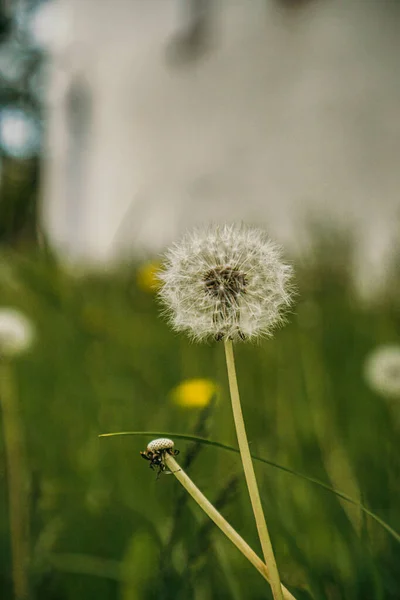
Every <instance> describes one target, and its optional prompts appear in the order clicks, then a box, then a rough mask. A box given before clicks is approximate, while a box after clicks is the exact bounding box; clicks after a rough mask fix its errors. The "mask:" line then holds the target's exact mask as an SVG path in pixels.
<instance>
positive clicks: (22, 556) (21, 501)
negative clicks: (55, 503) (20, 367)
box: [0, 358, 29, 600]
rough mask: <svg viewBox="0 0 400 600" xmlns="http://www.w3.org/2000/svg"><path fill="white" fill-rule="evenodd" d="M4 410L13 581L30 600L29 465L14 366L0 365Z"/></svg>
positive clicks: (20, 596)
mask: <svg viewBox="0 0 400 600" xmlns="http://www.w3.org/2000/svg"><path fill="white" fill-rule="evenodd" d="M0 406H1V412H2V416H3V419H2V421H3V434H4V446H5V453H6V464H7V482H8V486H7V487H8V512H9V520H10V537H11V553H12V577H13V585H14V595H15V598H16V600H27V598H28V597H29V583H28V573H27V569H28V560H29V541H28V502H27V499H26V498H25V489H24V488H25V486H26V484H27V481H26V463H25V453H24V444H23V435H22V427H21V422H20V415H19V408H18V399H17V393H16V390H15V386H14V380H13V371H12V365H11V364H10V363H9V362H8V361H7V360H5V359H4V358H2V359H1V362H0Z"/></svg>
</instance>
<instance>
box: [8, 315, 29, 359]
mask: <svg viewBox="0 0 400 600" xmlns="http://www.w3.org/2000/svg"><path fill="white" fill-rule="evenodd" d="M33 338H34V330H33V326H32V323H31V322H30V320H29V319H27V317H25V316H24V315H23V314H22V313H20V312H19V311H18V310H16V309H14V308H0V357H1V356H5V357H13V356H17V355H18V354H22V353H23V352H25V351H26V350H28V349H29V348H30V346H31V345H32V342H33Z"/></svg>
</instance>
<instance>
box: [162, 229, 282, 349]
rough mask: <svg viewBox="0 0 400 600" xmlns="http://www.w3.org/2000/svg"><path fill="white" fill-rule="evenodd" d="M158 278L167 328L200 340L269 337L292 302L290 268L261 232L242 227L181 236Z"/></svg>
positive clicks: (167, 257)
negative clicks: (166, 318) (167, 323)
mask: <svg viewBox="0 0 400 600" xmlns="http://www.w3.org/2000/svg"><path fill="white" fill-rule="evenodd" d="M159 278H160V280H161V282H162V286H161V289H160V292H159V295H160V298H161V300H162V302H163V303H164V305H165V307H166V313H167V314H168V316H169V318H170V321H171V323H172V326H173V327H174V329H175V330H176V331H185V332H187V333H189V335H191V337H193V338H194V339H196V340H199V341H200V340H206V339H209V338H213V339H216V340H227V339H230V340H235V341H237V340H240V339H242V340H245V339H249V340H252V339H255V338H257V337H261V336H270V335H271V333H272V331H273V329H274V328H275V327H276V326H277V325H279V324H280V323H281V322H282V320H283V312H284V309H285V308H287V307H288V306H290V304H291V302H292V289H293V288H292V286H291V279H292V268H291V267H290V266H289V265H286V264H284V263H283V262H282V260H281V253H280V249H279V248H278V247H277V246H276V245H275V244H274V243H273V242H272V241H271V240H269V238H268V237H267V235H266V234H265V233H264V232H263V231H260V230H259V229H254V228H250V227H246V226H244V225H221V226H212V227H209V228H208V229H197V230H194V231H192V232H191V233H188V234H186V235H185V236H184V237H183V239H182V240H181V241H180V242H179V243H177V244H175V245H174V246H173V247H172V248H171V249H170V250H169V251H168V252H167V254H166V260H165V263H164V267H163V270H162V271H161V273H160V275H159Z"/></svg>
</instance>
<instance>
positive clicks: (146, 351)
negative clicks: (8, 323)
mask: <svg viewBox="0 0 400 600" xmlns="http://www.w3.org/2000/svg"><path fill="white" fill-rule="evenodd" d="M314 239H315V243H314V245H313V246H312V247H311V248H310V251H309V255H308V256H304V257H303V259H302V260H299V261H297V264H296V265H295V267H296V274H297V284H298V287H299V297H298V302H297V305H296V308H295V310H294V313H293V314H292V315H290V317H289V323H288V324H287V325H286V326H285V327H284V328H283V329H282V330H280V331H278V332H277V334H276V336H275V337H274V339H272V340H269V341H264V342H262V343H261V344H259V345H258V346H257V345H256V346H254V345H246V344H240V345H238V346H237V351H236V355H237V369H238V376H239V385H240V389H241V393H242V401H243V406H244V412H245V419H246V423H247V429H248V434H249V439H250V440H251V448H252V451H253V452H254V453H256V454H258V455H261V456H263V457H265V458H268V459H270V460H273V461H276V462H279V463H281V464H283V465H285V466H288V467H292V468H294V469H297V470H299V471H301V472H303V473H306V474H308V475H310V476H313V477H318V478H319V479H321V480H323V481H325V482H327V483H328V484H330V485H333V486H335V487H337V488H338V489H340V490H342V491H344V492H346V493H348V494H349V495H351V496H352V497H353V498H354V499H355V500H358V501H362V502H363V503H364V504H365V505H366V506H368V507H369V508H371V509H372V510H373V511H374V512H376V513H377V514H378V515H379V516H380V517H381V518H383V519H384V520H385V521H387V522H388V523H389V524H390V525H391V526H392V527H393V528H394V529H396V530H397V531H400V508H399V502H398V497H399V492H400V479H399V473H400V458H399V453H398V442H399V426H400V425H399V423H400V419H397V421H396V418H395V417H396V414H394V413H395V412H396V411H399V412H400V404H399V406H398V407H396V406H393V405H388V404H387V403H386V402H385V401H384V400H383V399H381V398H380V397H379V396H377V395H376V394H375V393H374V392H373V391H371V390H370V389H368V387H367V386H366V384H365V383H364V380H363V364H364V360H365V358H366V356H367V354H368V353H369V351H370V350H371V349H373V348H374V347H375V346H376V345H377V344H380V343H387V342H397V341H398V339H399V333H400V298H396V295H395V294H389V293H388V294H386V296H385V298H384V299H381V300H380V302H379V303H376V304H374V305H366V304H363V303H361V302H360V301H359V300H358V299H357V297H356V295H355V293H354V291H353V285H352V281H351V277H350V269H349V265H350V264H351V254H352V250H351V243H350V242H349V240H348V239H347V238H345V239H344V238H343V239H339V238H338V237H337V236H335V235H332V234H331V233H330V234H329V232H326V231H325V232H324V235H322V234H321V235H320V234H318V235H315V236H314ZM138 267H139V265H126V266H125V267H124V268H121V269H120V270H119V271H117V272H114V273H112V274H111V273H109V274H102V275H101V274H97V275H95V274H92V275H86V276H85V277H83V276H78V275H76V274H74V273H71V271H70V270H68V269H65V268H63V267H62V266H60V265H59V264H58V262H57V260H55V258H54V257H53V256H52V255H51V254H50V253H48V252H45V251H43V250H40V249H34V248H31V249H30V251H29V253H28V252H27V251H24V252H18V253H17V252H15V251H12V250H10V249H6V248H3V251H2V253H1V254H0V298H1V301H0V302H1V305H3V306H12V307H17V308H19V309H21V310H22V311H23V312H24V313H25V314H26V315H28V316H29V317H30V318H31V319H32V321H33V322H34V324H35V327H36V330H37V340H36V343H35V345H34V347H33V348H32V350H31V351H30V353H29V354H27V355H26V356H24V357H22V358H20V359H18V360H16V361H15V375H16V379H17V384H18V396H19V398H18V400H19V404H20V410H21V417H22V421H23V427H24V440H25V448H26V453H27V459H28V467H29V481H28V482H27V488H26V489H27V491H26V501H27V506H28V507H29V515H30V532H29V537H30V549H31V564H30V581H31V586H32V598H34V599H37V600H39V599H40V600H87V599H91V598H96V599H99V600H108V599H110V600H111V599H119V600H136V599H137V600H142V599H143V600H153V599H157V600H158V599H160V600H170V599H171V600H172V599H174V600H175V599H177V600H183V599H189V598H194V599H196V600H197V599H198V600H201V599H203V598H204V599H214V598H215V599H217V598H218V599H224V598H227V599H230V598H232V599H234V600H239V599H250V598H251V599H254V600H257V599H261V598H268V597H270V592H269V589H268V586H267V585H266V584H265V582H264V581H263V579H262V578H261V577H260V576H259V575H258V573H257V572H256V571H255V570H254V569H253V568H252V567H251V566H250V565H249V564H247V563H246V560H245V559H244V558H243V557H242V556H241V555H240V554H239V553H238V552H237V550H236V549H235V548H233V547H231V546H230V543H229V542H228V541H226V540H225V539H224V538H223V536H222V534H220V532H219V531H216V530H215V528H214V527H212V526H210V525H209V523H208V522H207V519H206V518H205V516H204V515H203V514H202V513H201V511H200V510H199V509H198V507H197V506H196V505H195V504H194V503H193V502H192V501H191V499H189V498H187V497H186V495H185V493H184V492H183V491H182V490H181V489H180V488H179V484H178V482H177V481H176V480H175V478H174V477H170V476H161V477H160V478H159V479H158V480H156V478H155V474H154V473H153V472H152V471H150V470H149V469H148V464H147V463H146V462H145V461H143V460H141V458H140V455H139V451H140V450H143V449H144V448H145V447H146V445H147V443H148V441H150V439H151V438H147V437H143V438H139V437H119V438H99V437H98V434H100V433H103V432H110V431H123V430H159V431H165V432H168V431H176V432H182V433H196V434H198V435H202V436H205V437H210V438H211V439H214V440H218V441H220V442H224V443H228V444H231V445H236V440H235V434H234V427H233V421H232V417H231V409H230V402H229V397H228V390H227V381H226V373H225V364H224V355H223V347H222V346H221V344H219V343H215V344H211V345H195V344H192V343H190V342H189V341H188V340H187V339H186V338H185V337H183V336H180V335H179V336H178V335H176V334H174V333H173V332H172V331H171V330H170V329H169V327H168V326H167V324H166V323H165V322H163V320H162V319H160V318H159V315H158V312H159V311H158V307H157V303H156V300H155V297H154V295H153V294H149V293H146V292H145V291H143V290H142V289H141V288H140V286H138V285H137V272H138V271H137V270H138ZM186 378H207V379H211V380H214V381H215V382H216V383H217V384H219V386H220V389H221V393H220V395H219V397H218V398H217V399H216V400H215V401H214V402H213V403H211V404H210V405H209V406H207V407H206V408H196V407H184V406H180V405H176V404H174V403H173V399H172V396H171V395H170V391H171V390H172V389H173V388H174V387H175V386H177V385H178V384H179V383H180V382H181V381H182V380H183V379H186ZM0 435H1V429H0ZM177 446H178V447H179V448H180V450H181V455H180V456H179V459H180V461H181V463H182V464H183V465H185V466H186V468H187V471H188V473H189V474H190V476H191V477H192V478H193V480H194V481H195V482H196V483H197V484H198V485H199V487H200V488H201V489H202V491H203V492H204V493H205V494H206V496H207V497H208V498H209V499H210V500H211V501H215V502H217V503H218V505H219V506H220V510H221V511H222V513H223V514H224V516H226V517H227V518H228V520H229V521H230V522H231V523H232V525H233V526H234V527H235V528H237V530H238V531H239V533H240V534H241V535H242V536H243V537H244V538H245V539H246V540H247V541H248V542H249V543H250V544H251V546H252V547H253V548H254V549H255V550H256V551H257V552H260V549H259V545H258V540H257V534H256V531H255V526H254V523H253V517H252V513H251V509H250V505H249V500H248V496H247V492H246V488H245V484H244V481H243V476H242V472H241V466H240V460H239V457H238V456H237V455H235V454H230V453H227V452H224V451H222V450H217V449H215V448H212V447H200V446H199V445H196V444H194V443H188V442H183V441H180V442H179V443H177ZM256 469H257V475H258V478H259V481H260V486H261V490H262V496H263V502H264V505H265V511H266V516H267V520H268V522H269V524H270V529H271V536H272V540H273V544H274V548H275V550H276V555H277V561H278V565H279V567H280V571H281V575H282V579H283V581H284V582H285V584H286V585H287V586H288V587H289V588H290V589H291V591H292V592H293V593H294V595H295V596H296V598H298V599H299V600H302V599H304V600H305V599H309V598H314V599H315V600H323V599H328V600H337V599H342V598H343V599H349V600H358V599H359V600H369V599H371V600H375V599H376V600H381V599H382V600H383V599H385V600H386V599H393V600H395V599H397V598H399V597H400V573H399V570H398V562H399V559H400V547H399V544H398V542H396V541H395V540H394V539H393V538H392V537H391V536H390V535H389V534H388V533H387V532H386V531H384V529H382V528H381V527H380V526H379V525H378V524H376V523H374V522H373V521H371V520H369V519H368V518H366V517H365V516H364V515H363V514H361V513H360V511H359V510H358V509H357V508H356V507H352V506H351V505H349V504H346V503H345V502H343V501H342V500H340V499H339V498H337V497H336V496H334V495H333V494H331V493H329V492H328V491H324V490H322V489H319V488H317V487H315V486H313V485H311V484H310V483H308V482H306V481H302V480H300V479H297V478H296V477H294V476H293V475H290V474H288V473H284V472H280V471H278V470H277V469H274V468H273V467H270V466H267V465H260V464H257V465H256ZM0 473H1V477H2V486H1V489H2V491H1V494H0V547H1V553H0V589H1V591H2V594H1V597H2V598H5V599H8V598H10V599H11V598H12V581H11V570H10V564H11V554H10V540H9V525H8V516H7V514H8V513H7V489H6V483H7V473H6V462H5V453H4V445H3V442H1V446H0Z"/></svg>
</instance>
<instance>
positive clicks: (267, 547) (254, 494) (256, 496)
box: [225, 340, 283, 600]
mask: <svg viewBox="0 0 400 600" xmlns="http://www.w3.org/2000/svg"><path fill="white" fill-rule="evenodd" d="M225 355H226V366H227V369H228V379H229V389H230V392H231V401H232V411H233V418H234V421H235V427H236V434H237V439H238V444H239V450H240V456H241V459H242V464H243V470H244V475H245V478H246V483H247V488H248V490H249V495H250V501H251V505H252V507H253V513H254V517H255V520H256V525H257V531H258V536H259V538H260V542H261V547H262V551H263V555H264V560H265V562H266V564H267V565H268V568H269V573H270V583H271V588H272V594H273V597H274V600H282V598H283V596H282V586H281V581H280V577H279V571H278V567H277V564H276V560H275V556H274V551H273V549H272V544H271V538H270V536H269V532H268V527H267V523H266V520H265V516H264V512H263V508H262V504H261V498H260V492H259V491H258V486H257V480H256V475H255V472H254V467H253V463H252V460H251V454H250V448H249V442H248V440H247V435H246V428H245V425H244V420H243V413H242V407H241V404H240V396H239V388H238V383H237V377H236V369H235V358H234V354H233V343H232V341H231V340H225Z"/></svg>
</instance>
